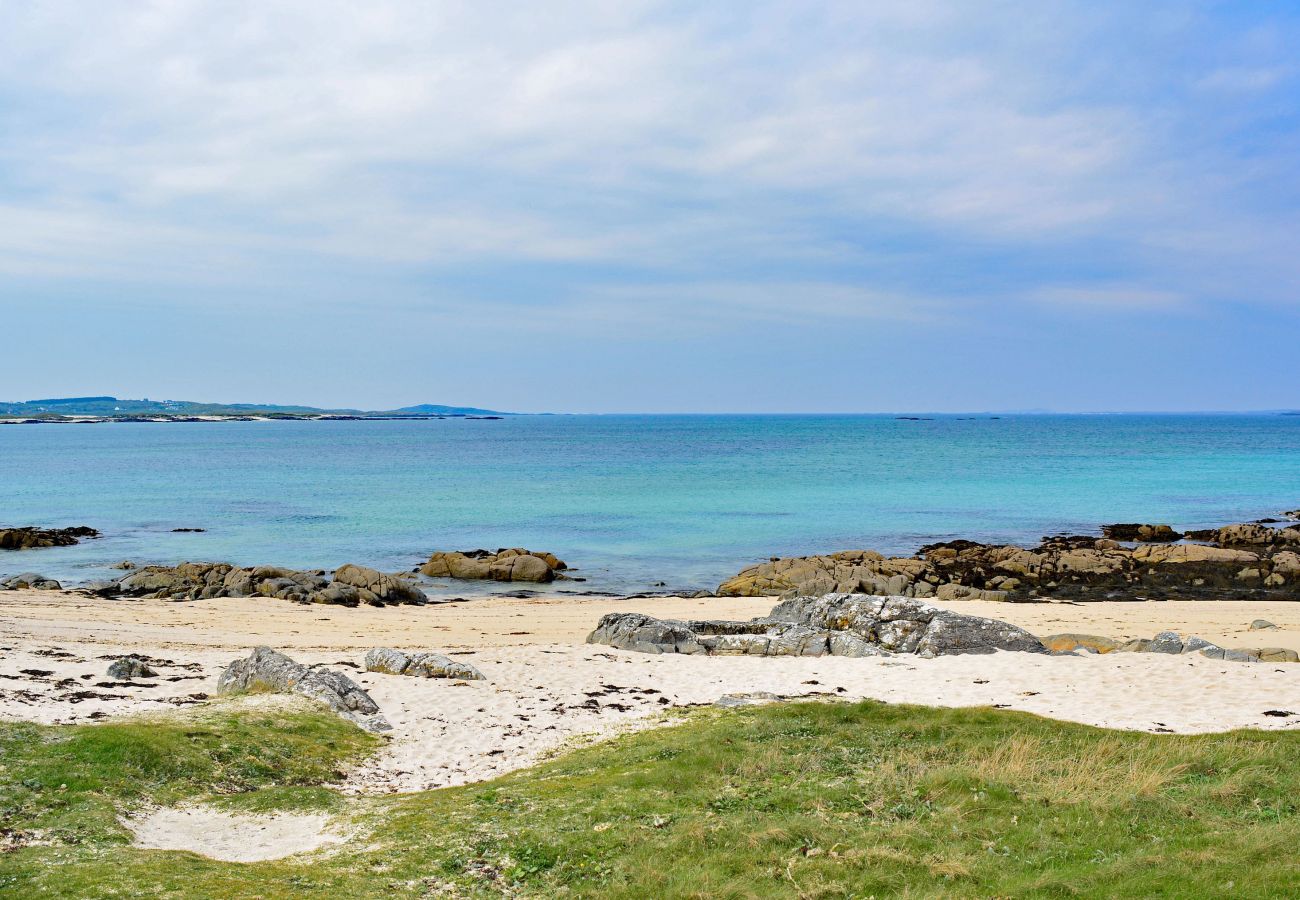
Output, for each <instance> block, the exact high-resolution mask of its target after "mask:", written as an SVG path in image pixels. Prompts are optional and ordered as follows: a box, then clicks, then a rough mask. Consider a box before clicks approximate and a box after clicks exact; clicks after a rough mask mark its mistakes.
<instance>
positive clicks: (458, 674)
mask: <svg viewBox="0 0 1300 900" xmlns="http://www.w3.org/2000/svg"><path fill="white" fill-rule="evenodd" d="M366 671H367V672H382V673H384V674H385V675H413V676H415V677H417V678H462V679H465V680H466V681H482V680H483V673H482V672H480V671H479V670H478V669H476V668H474V667H473V666H471V665H470V664H469V663H463V662H459V661H457V660H454V659H452V658H451V657H449V656H443V655H442V654H441V653H431V652H423V653H407V652H405V651H403V650H393V649H391V648H388V647H376V648H375V649H374V650H371V651H370V652H369V653H367V654H366Z"/></svg>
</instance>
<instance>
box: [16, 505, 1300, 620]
mask: <svg viewBox="0 0 1300 900" xmlns="http://www.w3.org/2000/svg"><path fill="white" fill-rule="evenodd" d="M1281 515H1283V516H1285V517H1286V518H1285V519H1274V518H1268V519H1261V520H1257V521H1255V522H1249V523H1241V524H1235V525H1227V526H1224V527H1221V528H1213V529H1203V530H1194V531H1178V530H1176V529H1175V528H1173V527H1172V526H1170V525H1168V524H1144V523H1119V524H1112V525H1104V526H1102V527H1101V529H1100V531H1101V536H1100V537H1098V536H1094V535H1077V534H1059V535H1052V536H1048V537H1044V538H1043V539H1042V541H1041V543H1039V544H1038V545H1037V546H1034V547H1022V546H1018V545H1013V544H986V543H980V542H977V541H971V540H964V539H958V540H949V541H943V542H939V543H933V544H927V545H925V546H923V547H921V548H920V549H919V550H918V551H917V552H916V553H915V554H913V555H912V556H885V555H884V554H881V553H877V552H875V551H873V550H844V551H839V552H835V553H828V554H818V555H813V556H801V557H772V558H771V559H769V560H768V561H767V562H765V563H760V564H758V565H754V566H750V567H749V568H746V569H744V570H742V571H741V572H739V573H738V574H737V575H735V576H733V577H732V578H729V579H727V580H726V581H724V582H723V583H722V584H721V585H720V586H719V588H718V589H717V591H716V592H707V591H696V590H691V591H688V592H686V594H687V595H688V596H693V597H703V596H718V597H767V596H777V597H784V598H789V597H795V596H804V595H824V594H830V593H852V594H867V595H872V596H891V597H910V598H916V599H922V600H924V599H935V600H940V601H954V600H988V601H1007V602H1036V601H1044V600H1067V601H1101V600H1113V601H1115V600H1172V599H1238V600H1248V599H1254V600H1269V599H1284V600H1300V524H1293V523H1294V522H1297V521H1300V510H1291V511H1288V512H1285V513H1282V514H1281ZM1288 520H1289V521H1288ZM176 530H185V531H202V530H203V529H201V528H186V529H176ZM98 537H101V534H100V532H99V531H97V530H95V529H93V528H89V527H87V526H77V527H72V528H38V527H34V526H23V527H18V528H0V550H29V549H38V548H42V547H57V546H68V545H71V544H76V543H78V542H79V541H81V540H84V539H87V538H98ZM118 567H119V568H123V569H127V570H128V572H127V574H125V575H122V576H120V577H117V578H113V579H110V580H104V581H98V582H92V583H91V584H88V585H85V586H84V587H82V588H80V590H84V591H89V592H91V593H96V594H101V595H105V596H118V597H152V598H166V599H182V600H183V599H191V600H192V599H208V598H213V597H245V596H267V597H276V598H280V599H286V600H292V601H296V602H302V603H327V604H337V605H342V606H356V605H358V604H375V605H384V604H388V603H423V602H426V601H427V600H429V599H430V598H429V597H428V596H427V595H426V594H425V592H424V591H423V590H421V589H420V587H419V585H418V583H417V581H416V578H417V576H419V575H423V576H425V577H429V578H446V579H452V580H462V581H485V582H505V583H520V584H533V585H543V584H551V583H553V582H556V581H574V582H581V581H585V578H582V577H579V576H576V575H573V574H571V572H572V570H570V568H569V566H568V564H567V563H565V562H564V561H563V560H561V559H559V558H558V557H557V556H556V555H555V554H553V553H549V552H545V551H538V550H528V549H525V548H522V547H514V548H500V549H497V550H484V549H479V550H462V551H437V552H434V553H433V554H432V555H431V556H430V557H429V558H428V559H427V560H426V561H425V562H423V563H422V564H419V565H417V566H415V567H414V568H413V569H412V570H411V571H410V572H398V573H382V572H378V571H377V570H375V569H370V568H366V567H364V566H357V565H353V564H347V565H344V566H340V567H339V568H338V569H337V570H335V571H334V572H333V573H327V572H326V571H325V570H296V569H289V568H284V567H280V566H270V565H259V566H251V567H238V566H235V565H233V564H231V563H224V562H183V563H180V564H178V565H175V566H160V565H151V566H145V567H142V568H139V569H137V568H136V567H135V565H134V564H133V563H131V562H129V561H128V562H123V563H120V564H119V566H118ZM35 585H39V586H40V587H42V588H45V589H57V588H58V587H59V585H58V582H57V581H56V580H54V579H52V578H48V577H46V576H43V575H41V574H39V573H37V572H23V573H21V574H19V575H14V576H5V577H0V590H4V589H21V588H24V587H31V586H35ZM570 593H572V592H570ZM661 593H666V594H672V593H674V592H671V591H666V592H661ZM631 596H633V597H635V596H650V594H633V595H631Z"/></svg>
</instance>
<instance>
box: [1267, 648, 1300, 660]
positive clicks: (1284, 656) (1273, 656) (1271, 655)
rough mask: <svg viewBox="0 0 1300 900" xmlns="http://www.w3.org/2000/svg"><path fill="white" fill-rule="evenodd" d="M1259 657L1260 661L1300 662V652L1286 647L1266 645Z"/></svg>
mask: <svg viewBox="0 0 1300 900" xmlns="http://www.w3.org/2000/svg"><path fill="white" fill-rule="evenodd" d="M1258 658H1259V661H1260V662H1300V653H1296V652H1295V651H1294V650H1288V649H1287V648H1286V647H1265V648H1263V649H1262V650H1260V651H1259V656H1258Z"/></svg>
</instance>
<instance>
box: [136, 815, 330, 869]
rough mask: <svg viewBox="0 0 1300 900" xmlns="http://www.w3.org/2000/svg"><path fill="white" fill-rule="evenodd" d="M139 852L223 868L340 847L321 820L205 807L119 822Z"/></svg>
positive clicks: (326, 821) (321, 817)
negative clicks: (192, 858)
mask: <svg viewBox="0 0 1300 900" xmlns="http://www.w3.org/2000/svg"><path fill="white" fill-rule="evenodd" d="M122 824H123V825H125V826H126V828H127V829H128V830H129V831H130V832H131V833H132V834H133V835H134V836H135V840H134V842H133V843H134V846H136V847H139V848H141V849H144V850H185V851H188V852H190V853H198V854H200V855H202V856H207V857H210V858H212V859H219V860H223V861H225V862H261V861H263V860H268V859H283V858H284V857H286V856H294V855H296V854H299V853H310V852H313V851H315V850H320V849H321V848H323V847H326V846H329V845H331V844H341V843H343V842H344V841H346V840H347V837H348V836H347V835H346V834H345V833H343V832H341V831H339V830H337V829H335V828H332V827H331V823H330V819H329V817H328V816H324V815H301V814H294V813H275V814H272V815H251V814H247V813H234V812H226V811H224V810H220V809H213V808H212V807H208V806H185V807H173V808H162V809H155V810H152V811H151V812H148V813H145V814H143V815H140V816H137V817H133V818H130V819H125V820H123V823H122Z"/></svg>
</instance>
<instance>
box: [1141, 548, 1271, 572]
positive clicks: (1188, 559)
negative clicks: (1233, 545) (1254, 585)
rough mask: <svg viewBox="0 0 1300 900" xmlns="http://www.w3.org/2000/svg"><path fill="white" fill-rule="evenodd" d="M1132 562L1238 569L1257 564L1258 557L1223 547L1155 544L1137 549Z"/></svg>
mask: <svg viewBox="0 0 1300 900" xmlns="http://www.w3.org/2000/svg"><path fill="white" fill-rule="evenodd" d="M1133 560H1134V561H1135V562H1137V563H1139V564H1142V565H1149V566H1170V565H1172V566H1183V565H1188V564H1195V563H1222V564H1226V565H1228V566H1231V567H1233V568H1234V569H1236V568H1240V567H1241V566H1242V565H1243V564H1245V565H1249V564H1253V563H1257V562H1259V556H1258V555H1256V554H1254V553H1251V552H1250V551H1248V550H1229V549H1225V548H1223V547H1205V546H1202V545H1201V544H1157V545H1154V546H1143V547H1137V548H1135V549H1134V550H1133Z"/></svg>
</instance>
